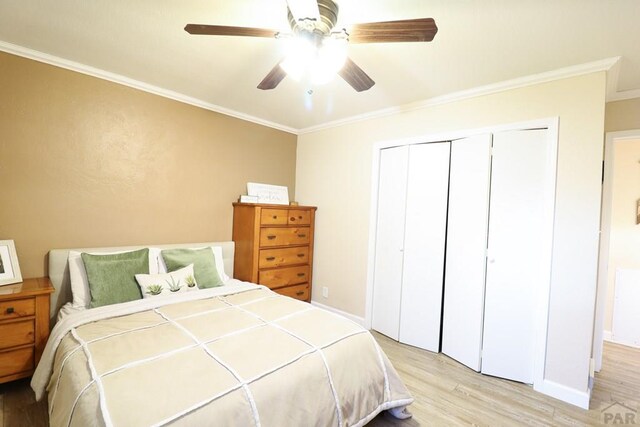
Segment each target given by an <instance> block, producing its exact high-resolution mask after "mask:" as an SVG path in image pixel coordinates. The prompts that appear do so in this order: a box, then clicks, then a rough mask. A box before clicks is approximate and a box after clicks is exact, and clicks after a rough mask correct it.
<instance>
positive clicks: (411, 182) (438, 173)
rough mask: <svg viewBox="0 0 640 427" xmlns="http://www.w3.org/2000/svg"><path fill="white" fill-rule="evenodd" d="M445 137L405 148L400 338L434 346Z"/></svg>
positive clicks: (439, 281) (445, 176) (445, 186)
mask: <svg viewBox="0 0 640 427" xmlns="http://www.w3.org/2000/svg"><path fill="white" fill-rule="evenodd" d="M449 151H450V143H449V142H438V143H431V144H416V145H412V146H411V147H410V149H409V174H408V180H407V196H406V197H407V203H406V222H405V237H404V263H403V276H402V298H401V304H400V338H399V340H400V342H402V343H405V344H410V345H413V346H416V347H420V348H424V349H427V350H430V351H434V352H437V351H439V348H440V313H441V308H442V280H443V273H444V249H445V235H446V229H447V194H448V184H449Z"/></svg>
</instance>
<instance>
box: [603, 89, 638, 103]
mask: <svg viewBox="0 0 640 427" xmlns="http://www.w3.org/2000/svg"><path fill="white" fill-rule="evenodd" d="M635 98H640V89H634V90H625V91H623V92H615V93H612V94H611V95H609V96H607V102H615V101H624V100H625V99H635Z"/></svg>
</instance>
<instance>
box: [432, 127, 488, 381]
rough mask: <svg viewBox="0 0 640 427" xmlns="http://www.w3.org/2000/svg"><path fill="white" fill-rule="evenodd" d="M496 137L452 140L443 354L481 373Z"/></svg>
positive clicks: (483, 136) (480, 136)
mask: <svg viewBox="0 0 640 427" xmlns="http://www.w3.org/2000/svg"><path fill="white" fill-rule="evenodd" d="M490 179H491V134H486V135H477V136H473V137H469V138H463V139H459V140H456V141H452V142H451V180H450V184H449V185H450V187H449V224H448V230H447V258H446V259H447V264H446V273H445V287H444V313H443V325H442V352H443V353H444V354H446V355H448V356H450V357H452V358H453V359H456V360H458V361H459V362H461V363H463V364H465V365H467V366H468V367H470V368H471V369H474V370H476V371H480V350H481V349H482V322H483V313H484V284H485V266H486V257H485V254H486V249H487V227H488V216H489V185H490Z"/></svg>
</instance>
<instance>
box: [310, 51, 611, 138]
mask: <svg viewBox="0 0 640 427" xmlns="http://www.w3.org/2000/svg"><path fill="white" fill-rule="evenodd" d="M619 62H620V57H619V56H616V57H612V58H606V59H602V60H599V61H593V62H587V63H585V64H579V65H573V66H570V67H565V68H560V69H557V70H553V71H547V72H544V73H540V74H533V75H530V76H525V77H518V78H516V79H512V80H505V81H503V82H498V83H492V84H489V85H485V86H478V87H475V88H473V89H468V90H463V91H460V92H453V93H450V94H447V95H442V96H437V97H434V98H429V99H425V100H422V101H417V102H412V103H409V104H404V105H400V106H397V107H390V108H384V109H381V110H376V111H371V112H368V113H364V114H359V115H355V116H351V117H347V118H344V119H339V120H334V121H331V122H327V123H323V124H320V125H316V126H310V127H307V128H303V129H299V130H298V135H303V134H306V133H312V132H317V131H320V130H325V129H330V128H334V127H338V126H344V125H346V124H350V123H355V122H360V121H363V120H369V119H374V118H381V117H386V116H390V115H393V114H399V113H406V112H409V111H414V110H420V109H423V108H428V107H432V106H435V105H441V104H448V103H451V102H457V101H462V100H465V99H470V98H476V97H479V96H484V95H490V94H494V93H498V92H504V91H507V90H513V89H519V88H523V87H527V86H533V85H537V84H541V83H547V82H551V81H554V80H561V79H566V78H570V77H577V76H581V75H585V74H590V73H595V72H599V71H609V70H611V69H614V70H615V72H614V73H613V74H614V75H613V76H612V78H611V81H609V78H608V79H607V88H608V89H609V88H615V85H616V84H617V70H618V69H619ZM607 74H609V73H607Z"/></svg>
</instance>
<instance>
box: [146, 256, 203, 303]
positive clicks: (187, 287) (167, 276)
mask: <svg viewBox="0 0 640 427" xmlns="http://www.w3.org/2000/svg"><path fill="white" fill-rule="evenodd" d="M136 281H137V282H138V286H140V291H141V292H142V297H143V298H151V297H154V296H157V295H173V294H179V293H183V292H190V291H197V290H198V283H196V279H195V276H194V274H193V264H189V265H187V266H186V267H184V268H181V269H179V270H176V271H172V272H171V273H160V274H136Z"/></svg>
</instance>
